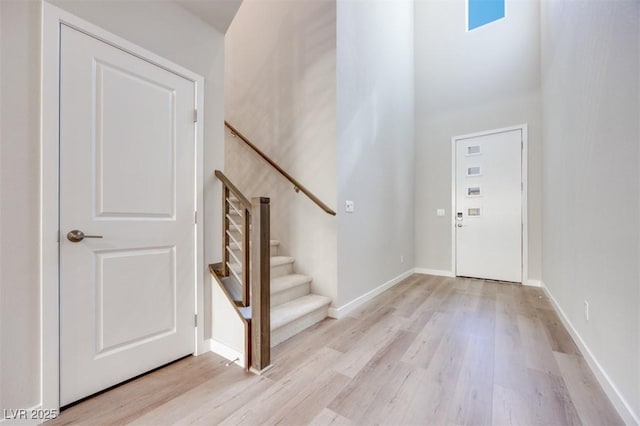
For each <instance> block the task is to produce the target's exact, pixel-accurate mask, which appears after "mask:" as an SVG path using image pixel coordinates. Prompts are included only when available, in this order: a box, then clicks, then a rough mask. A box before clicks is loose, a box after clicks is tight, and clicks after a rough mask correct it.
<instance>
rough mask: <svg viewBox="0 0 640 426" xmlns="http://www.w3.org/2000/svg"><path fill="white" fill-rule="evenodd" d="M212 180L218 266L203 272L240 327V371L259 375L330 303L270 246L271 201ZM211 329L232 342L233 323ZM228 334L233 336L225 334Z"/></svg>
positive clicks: (288, 177) (290, 259)
mask: <svg viewBox="0 0 640 426" xmlns="http://www.w3.org/2000/svg"><path fill="white" fill-rule="evenodd" d="M225 127H226V128H227V129H228V130H229V131H230V132H231V135H232V136H234V137H237V138H238V139H239V140H240V141H242V142H243V143H244V144H246V145H247V146H248V147H249V148H251V149H252V150H253V151H254V152H255V153H256V154H257V155H259V156H260V157H261V158H262V159H263V160H264V161H265V162H266V163H267V164H269V165H270V166H271V167H272V168H273V169H274V170H275V171H277V172H278V173H279V174H280V175H282V176H283V177H284V178H285V179H286V180H288V181H289V182H290V183H291V184H292V185H293V189H294V190H295V192H296V193H302V194H304V195H305V196H307V197H308V198H309V200H311V201H312V202H313V203H314V204H316V205H317V206H318V207H319V208H321V209H322V210H323V211H324V212H325V213H327V214H329V215H331V216H335V215H336V212H335V211H333V210H332V209H331V208H330V207H329V206H327V205H326V204H325V203H323V202H322V201H321V200H320V199H319V198H318V197H317V196H316V195H315V194H313V193H312V192H311V191H309V190H308V189H307V188H306V187H305V186H304V185H302V184H301V183H300V182H298V181H297V180H296V179H295V178H293V177H292V176H291V175H290V174H289V173H287V172H286V171H285V170H283V169H282V167H280V166H279V165H278V164H277V163H276V162H275V161H273V160H272V159H271V158H269V157H268V156H267V155H266V154H265V153H264V152H262V151H261V150H260V149H258V147H257V146H256V145H255V144H253V143H252V142H251V141H249V140H248V139H247V138H246V137H245V136H244V135H242V134H241V133H240V132H239V131H238V130H237V129H235V128H234V127H233V126H231V125H230V124H229V123H228V122H226V121H225ZM214 175H215V177H216V178H217V179H218V180H220V182H221V183H222V207H223V214H222V261H221V262H220V263H218V264H215V265H210V266H209V269H210V270H211V272H212V275H213V276H214V277H215V279H216V281H217V282H218V284H219V285H220V289H221V290H222V293H223V294H224V296H223V298H224V299H226V300H227V301H228V303H230V304H231V306H232V307H233V310H234V311H235V316H236V317H237V318H238V319H240V320H241V322H242V323H243V326H242V328H243V330H244V365H245V368H247V369H248V370H251V371H254V372H258V373H259V372H261V371H264V370H265V369H267V368H269V366H270V365H271V348H272V347H273V346H276V345H278V344H279V343H281V342H283V341H285V340H287V339H288V338H290V337H292V336H294V335H295V334H298V333H300V332H301V331H302V330H304V329H306V328H308V327H310V326H312V325H313V324H316V323H317V322H320V321H322V320H323V319H324V318H326V317H327V316H328V313H329V305H330V303H331V299H329V298H328V297H325V296H320V295H317V294H313V293H311V277H308V276H306V275H302V274H298V273H296V272H295V271H294V263H295V258H294V257H291V256H284V255H281V254H280V253H279V251H280V250H279V246H280V243H279V242H278V241H277V240H271V230H270V229H271V224H270V208H271V207H270V202H271V200H270V199H269V198H267V197H262V196H255V197H253V198H251V200H249V198H247V197H246V196H245V195H244V194H243V193H242V192H241V191H240V190H239V189H238V188H237V187H236V186H235V185H234V184H233V182H231V181H230V180H229V178H227V177H226V176H225V174H224V173H223V172H222V171H220V170H216V171H215V172H214ZM228 306H229V304H224V305H222V306H221V309H220V312H226V309H227V307H228ZM216 312H218V311H216ZM225 315H226V314H225ZM217 324H221V325H222V327H223V328H222V329H221V330H220V332H219V335H221V336H223V335H224V336H226V338H230V339H233V336H238V332H239V330H238V329H237V328H234V325H233V324H234V323H233V322H231V323H229V325H225V324H226V317H225V319H224V320H221V321H218V322H217ZM230 330H233V332H232V333H231V334H228V332H229V331H230ZM229 336H231V337H229ZM214 337H215V336H214ZM234 345H236V346H237V345H238V342H237V341H235V343H234ZM232 349H233V348H232ZM235 350H237V349H235Z"/></svg>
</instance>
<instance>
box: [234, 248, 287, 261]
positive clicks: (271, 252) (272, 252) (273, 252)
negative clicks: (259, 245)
mask: <svg viewBox="0 0 640 426" xmlns="http://www.w3.org/2000/svg"><path fill="white" fill-rule="evenodd" d="M231 251H232V252H233V254H235V255H236V257H237V258H238V260H240V255H241V254H242V250H240V249H231ZM277 255H278V246H276V245H272V246H269V256H277Z"/></svg>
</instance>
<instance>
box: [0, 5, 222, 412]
mask: <svg viewBox="0 0 640 426" xmlns="http://www.w3.org/2000/svg"><path fill="white" fill-rule="evenodd" d="M53 3H54V4H56V5H58V6H60V7H62V8H64V9H67V10H68V11H69V12H71V13H73V14H75V15H78V16H80V17H82V18H84V19H85V20H87V21H90V22H92V23H94V24H96V25H98V26H101V27H103V28H104V29H106V30H108V31H111V32H113V33H115V34H117V35H119V36H121V37H123V38H125V39H128V40H129V41H131V42H133V43H136V44H138V45H140V46H142V47H144V48H146V49H148V50H150V51H152V52H154V53H156V54H158V55H160V56H163V57H165V58H167V59H169V60H172V61H174V62H176V63H178V64H180V65H182V66H184V67H185V68H188V69H191V70H192V71H194V72H197V73H199V74H201V75H203V76H204V77H205V79H206V81H205V84H206V93H205V108H206V126H205V129H204V133H205V157H206V158H205V172H206V173H207V175H209V174H210V173H212V172H213V170H214V169H216V168H220V167H221V166H222V164H223V161H224V157H223V156H224V151H223V142H222V138H223V130H222V122H223V112H222V111H223V103H222V98H223V80H222V79H223V66H224V64H223V60H224V54H223V48H224V45H223V35H222V34H221V33H219V32H218V31H217V30H215V29H213V28H212V27H210V26H209V25H207V24H205V23H204V22H203V21H201V20H200V19H198V18H197V17H195V16H193V15H191V14H190V13H188V12H187V11H186V10H184V9H183V8H181V7H180V6H177V5H175V4H172V3H168V2H154V3H153V8H152V10H153V19H149V16H150V14H149V11H150V4H149V2H137V1H122V2H111V1H92V2H80V1H55V2H53ZM40 10H41V4H40V2H39V1H22V0H18V1H10V0H2V1H0V17H1V21H0V22H1V24H2V25H1V27H0V40H1V41H0V43H1V45H0V64H1V65H0V66H1V68H0V71H1V75H0V81H1V85H0V87H1V90H2V98H1V104H0V105H1V107H2V110H1V111H2V117H1V121H2V126H1V127H0V132H1V139H0V161H1V163H0V164H1V168H0V174H1V179H0V182H2V185H1V187H0V191H1V193H0V195H1V197H0V200H1V202H2V205H1V210H0V278H1V282H0V303H1V309H0V331H1V334H0V348H1V349H0V352H1V353H0V357H1V359H2V368H1V369H0V375H1V381H0V392H1V393H0V398H1V399H0V408H13V409H16V408H28V407H31V406H34V405H37V404H39V402H40V371H39V369H40V300H39V298H40V287H39V273H38V269H39V263H38V262H39V254H38V253H39V247H38V241H39V238H40V235H39V210H40V205H39V190H40V189H39V179H40V171H39V161H40V158H39V150H40V135H39V122H40V121H39V120H40V62H41V59H40V53H41V52H40ZM205 185H206V186H205V192H206V198H207V199H206V205H207V206H209V207H211V206H213V208H210V209H208V210H207V211H206V212H205V233H206V234H205V235H206V237H205V239H206V247H205V264H207V263H212V262H214V261H219V258H220V247H219V244H214V243H213V242H214V241H219V240H220V226H219V225H218V224H219V221H220V219H219V215H220V212H221V210H220V201H219V200H220V196H219V188H218V185H217V184H216V183H215V182H214V180H213V179H211V178H207V181H206V182H205ZM205 282H206V283H209V280H206V281H205ZM205 291H206V292H207V294H205V300H209V299H210V294H209V292H210V286H208V285H207V286H206V287H205ZM208 309H209V312H205V314H206V316H207V317H208V318H210V306H209V307H208ZM206 333H210V330H205V334H206Z"/></svg>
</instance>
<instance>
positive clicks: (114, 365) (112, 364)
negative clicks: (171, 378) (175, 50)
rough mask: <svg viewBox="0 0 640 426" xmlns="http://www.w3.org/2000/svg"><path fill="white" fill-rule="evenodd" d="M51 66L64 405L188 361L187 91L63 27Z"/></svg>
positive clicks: (190, 216) (183, 82)
mask: <svg viewBox="0 0 640 426" xmlns="http://www.w3.org/2000/svg"><path fill="white" fill-rule="evenodd" d="M60 55H61V57H60V61H61V62H60V387H61V389H60V395H61V396H60V399H61V401H60V402H61V405H66V404H69V403H71V402H73V401H76V400H78V399H81V398H83V397H85V396H87V395H91V394H93V393H95V392H97V391H100V390H102V389H105V388H107V387H109V386H112V385H114V384H117V383H120V382H122V381H125V380H127V379H129V378H131V377H134V376H136V375H139V374H141V373H144V372H146V371H149V370H151V369H153V368H156V367H158V366H161V365H163V364H166V363H167V362H170V361H173V360H175V359H177V358H180V357H182V356H184V355H188V354H191V353H193V352H194V346H195V333H194V331H195V328H194V327H195V326H194V313H195V296H194V292H195V225H194V211H195V201H194V200H195V197H194V191H195V158H194V156H195V128H194V123H193V111H194V107H195V83H194V82H192V81H189V80H187V79H185V78H182V77H180V76H178V75H176V74H174V73H172V72H169V71H167V70H165V69H163V68H160V67H158V66H156V65H153V64H151V63H149V62H147V61H145V60H143V59H141V58H139V57H136V56H134V55H131V54H129V53H126V52H124V51H123V50H120V49H118V48H116V47H113V46H111V45H109V44H106V43H104V42H102V41H99V40H97V39H95V38H93V37H91V36H89V35H86V34H84V33H81V32H79V31H77V30H75V29H72V28H69V27H66V26H64V25H63V26H62V34H61V54H60ZM73 230H79V231H82V232H83V233H84V234H86V235H87V237H86V238H84V239H83V240H82V241H77V242H73V241H71V240H70V239H69V235H68V233H69V232H71V231H73ZM93 235H96V236H101V237H102V238H90V237H89V236H93ZM76 236H77V233H76ZM71 239H73V238H71ZM76 240H77V238H76Z"/></svg>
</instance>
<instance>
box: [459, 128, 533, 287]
mask: <svg viewBox="0 0 640 426" xmlns="http://www.w3.org/2000/svg"><path fill="white" fill-rule="evenodd" d="M513 130H520V131H521V135H522V159H521V161H522V168H521V171H520V172H521V174H522V176H521V179H522V184H523V189H522V283H523V284H526V283H528V281H529V218H528V198H529V195H528V187H529V183H528V173H529V172H528V167H527V164H528V159H527V158H528V156H527V153H528V151H529V148H528V146H529V126H528V125H527V124H520V125H517V126H511V127H503V128H500V129H495V130H487V131H483V132H477V133H470V134H466V135H460V136H454V137H452V138H451V270H452V271H453V274H454V276H455V275H456V142H457V141H460V140H464V139H472V138H476V137H478V136H487V135H493V134H496V133H505V132H511V131H513Z"/></svg>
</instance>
